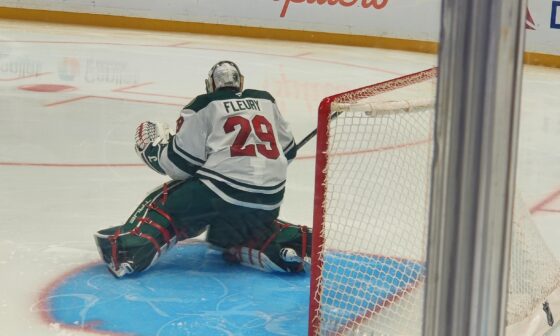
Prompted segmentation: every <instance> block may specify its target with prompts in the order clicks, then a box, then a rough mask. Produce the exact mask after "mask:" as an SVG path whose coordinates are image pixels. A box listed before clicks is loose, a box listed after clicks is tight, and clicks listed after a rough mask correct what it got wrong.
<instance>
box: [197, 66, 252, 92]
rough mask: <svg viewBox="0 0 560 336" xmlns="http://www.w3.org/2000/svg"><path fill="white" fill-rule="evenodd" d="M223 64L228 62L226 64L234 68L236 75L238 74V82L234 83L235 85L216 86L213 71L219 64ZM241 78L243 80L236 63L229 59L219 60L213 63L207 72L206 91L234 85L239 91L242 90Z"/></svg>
mask: <svg viewBox="0 0 560 336" xmlns="http://www.w3.org/2000/svg"><path fill="white" fill-rule="evenodd" d="M223 64H228V65H230V66H232V67H234V68H235V70H236V71H237V75H238V76H239V80H238V84H236V85H221V86H219V87H216V82H215V79H214V73H215V71H216V69H217V68H218V67H219V66H220V65H223ZM234 80H235V78H234ZM243 80H244V77H243V75H242V74H241V71H239V67H238V66H237V64H235V63H233V62H231V61H220V62H218V63H216V64H214V66H213V67H212V68H211V69H210V71H209V72H208V78H207V79H206V81H205V82H206V92H207V93H212V92H214V91H216V90H217V89H219V88H222V87H235V88H237V89H239V91H242V90H243Z"/></svg>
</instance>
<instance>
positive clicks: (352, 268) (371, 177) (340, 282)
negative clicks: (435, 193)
mask: <svg viewBox="0 0 560 336" xmlns="http://www.w3.org/2000/svg"><path fill="white" fill-rule="evenodd" d="M435 79H436V71H435V70H428V71H425V72H421V73H418V74H414V75H411V76H407V77H404V78H401V79H397V80H395V81H390V82H386V83H381V84H377V85H373V86H371V87H367V88H362V89H359V90H355V91H352V92H348V93H345V94H342V95H340V96H337V97H334V98H333V100H332V101H333V103H332V104H331V111H330V113H331V115H332V114H336V115H337V116H336V118H334V119H333V120H332V121H331V122H330V123H329V124H328V125H329V127H328V130H323V131H326V132H327V134H328V137H327V139H328V140H327V152H326V155H327V163H326V166H325V167H323V169H324V172H325V174H326V178H325V181H324V185H325V187H326V193H325V194H324V195H321V196H323V197H324V200H323V203H324V208H325V213H324V214H323V216H324V221H323V222H324V223H323V226H322V228H320V229H321V231H322V234H323V237H324V243H323V246H322V251H323V253H322V254H320V255H321V256H322V262H323V267H322V269H321V274H320V277H319V291H320V294H316V295H315V297H317V298H320V300H319V309H318V311H319V312H318V315H317V316H315V317H314V318H315V319H319V321H320V323H319V325H320V328H319V330H316V333H317V334H320V335H419V334H421V323H422V301H423V291H424V286H423V283H424V273H425V268H424V263H425V259H426V255H425V254H426V243H427V242H426V240H427V233H428V216H429V188H430V179H431V165H432V153H433V139H432V133H433V124H434V120H433V118H434V106H433V101H434V99H433V97H435ZM319 132H321V130H319ZM517 208H520V206H519V205H518V203H516V209H517ZM520 214H521V212H520V211H516V212H515V225H514V229H513V235H514V236H513V237H514V238H513V243H512V251H513V255H512V271H511V272H512V273H511V274H512V276H511V285H510V298H509V302H508V323H515V322H516V321H518V320H519V319H523V318H525V317H526V316H527V314H529V313H530V312H531V311H532V310H534V307H535V306H538V305H539V304H541V303H542V301H543V300H544V298H545V297H546V296H547V295H548V294H549V293H550V292H551V291H552V290H553V289H554V288H556V287H558V286H559V285H560V284H559V283H558V281H559V280H558V279H560V277H559V274H560V273H559V272H558V270H559V268H558V263H557V261H556V260H555V259H554V257H552V255H550V253H549V252H548V251H546V248H544V249H543V246H544V243H543V242H542V239H541V238H540V236H538V233H537V231H536V230H535V228H533V227H532V223H531V222H530V221H529V220H528V217H527V216H521V215H520ZM317 229H318V228H315V229H314V230H316V231H315V232H318V231H319V230H317ZM533 259H536V261H535V260H533ZM526 272H529V273H530V274H527V273H526ZM536 278H538V279H536Z"/></svg>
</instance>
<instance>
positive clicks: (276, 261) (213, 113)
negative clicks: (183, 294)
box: [95, 61, 311, 278]
mask: <svg viewBox="0 0 560 336" xmlns="http://www.w3.org/2000/svg"><path fill="white" fill-rule="evenodd" d="M135 138H136V152H137V153H138V155H139V156H140V158H142V160H143V161H144V162H145V164H146V165H147V166H148V167H150V168H151V169H153V170H154V171H156V172H158V173H160V174H164V175H167V176H169V177H170V178H171V181H170V182H168V183H164V184H163V185H162V186H161V187H159V188H157V189H156V190H154V191H153V192H151V193H150V194H149V195H148V196H147V197H146V198H145V199H144V200H143V201H142V202H141V203H140V205H139V206H138V207H137V208H136V210H134V212H133V213H132V215H131V216H130V217H129V218H128V220H127V221H126V222H125V223H124V224H123V225H120V226H116V227H111V228H108V229H104V230H100V231H99V232H97V233H96V234H95V242H96V244H97V247H98V249H99V252H100V254H101V257H102V258H103V261H104V262H105V263H107V266H108V268H109V270H110V271H111V273H112V274H113V275H115V276H116V277H118V278H120V277H123V276H125V275H127V274H131V273H137V272H141V271H145V270H147V269H148V268H149V267H150V266H152V265H154V263H156V261H157V260H158V259H159V258H160V257H161V256H162V254H164V253H165V252H166V251H167V250H168V249H169V248H171V247H172V246H173V245H174V244H176V243H177V242H178V241H181V240H184V239H187V238H191V237H195V236H198V235H200V234H201V233H203V232H204V231H205V230H207V234H206V240H207V242H208V243H209V244H211V246H213V247H215V248H217V249H219V250H221V251H223V255H224V258H225V259H226V260H227V261H229V262H235V263H241V264H243V265H247V266H251V267H254V268H257V269H260V270H263V271H280V272H302V271H304V270H306V269H307V268H308V267H307V266H309V260H310V254H311V230H310V229H308V228H307V227H304V226H297V225H292V224H288V223H285V222H283V221H280V220H278V219H277V217H278V213H279V209H280V204H281V202H282V199H283V195H284V187H285V183H286V171H287V167H288V164H289V163H290V162H291V161H292V160H293V159H294V158H295V156H296V152H297V148H296V144H295V141H294V138H293V136H292V133H291V131H290V128H289V125H288V123H287V122H286V121H285V120H284V118H283V117H282V115H281V114H280V112H279V110H278V107H277V105H276V102H275V100H274V98H273V97H272V96H271V95H270V94H269V93H268V92H266V91H260V90H250V89H246V90H244V89H243V76H242V75H241V72H240V71H239V68H238V66H237V65H236V64H235V63H233V62H230V61H221V62H218V63H217V64H215V65H214V66H213V67H212V68H211V70H210V72H209V74H208V78H207V79H206V94H202V95H200V96H198V97H196V98H195V99H193V100H192V101H191V102H190V103H189V104H188V105H187V106H186V107H184V108H183V110H182V111H181V114H180V117H179V119H178V120H177V127H176V130H175V131H174V130H171V129H170V128H169V127H167V126H166V125H165V124H161V123H157V122H143V123H142V124H140V125H139V126H138V128H137V129H136V136H135Z"/></svg>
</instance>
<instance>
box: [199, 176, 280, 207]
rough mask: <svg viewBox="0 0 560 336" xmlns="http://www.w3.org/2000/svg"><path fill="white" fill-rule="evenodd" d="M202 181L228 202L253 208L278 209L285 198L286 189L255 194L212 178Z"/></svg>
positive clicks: (202, 179)
mask: <svg viewBox="0 0 560 336" xmlns="http://www.w3.org/2000/svg"><path fill="white" fill-rule="evenodd" d="M200 180H201V181H202V182H203V183H204V184H206V185H207V186H208V187H209V188H210V189H211V190H212V191H214V192H215V193H216V194H217V195H218V196H219V197H220V198H222V199H223V200H225V201H226V202H229V203H233V204H239V205H241V204H243V205H244V206H248V207H251V208H259V209H265V208H266V209H269V210H272V209H276V208H278V207H279V206H280V204H281V203H282V199H283V197H284V188H282V189H280V191H278V192H276V193H274V194H264V193H253V192H245V191H241V190H239V189H236V188H233V187H232V186H230V185H228V184H227V183H224V182H221V181H217V180H214V179H211V178H206V177H201V179H200Z"/></svg>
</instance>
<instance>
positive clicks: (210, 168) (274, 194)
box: [159, 89, 296, 210]
mask: <svg viewBox="0 0 560 336" xmlns="http://www.w3.org/2000/svg"><path fill="white" fill-rule="evenodd" d="M179 120H180V122H179V123H178V131H177V134H176V135H175V136H174V137H173V140H172V141H171V142H170V143H169V145H168V146H167V147H166V148H165V149H164V150H163V152H162V155H161V157H160V161H159V162H160V165H161V167H162V168H163V169H164V170H165V172H166V173H167V175H169V176H170V177H171V178H173V179H186V178H188V177H190V176H196V177H197V178H199V179H200V180H201V181H202V182H203V183H204V184H205V185H206V186H208V188H210V189H211V190H212V191H213V192H215V193H216V194H217V195H218V196H220V198H222V199H223V200H224V201H226V202H229V203H232V204H236V205H240V206H245V207H251V208H257V209H263V210H273V209H276V208H278V207H279V206H280V203H281V202H282V198H283V195H284V184H285V181H286V173H287V166H288V163H289V162H290V161H291V160H293V159H294V158H295V156H296V146H295V141H294V137H293V135H292V133H291V131H290V128H289V126H288V123H287V122H286V121H285V120H284V118H283V117H282V115H281V114H280V112H279V110H278V107H277V106H276V103H275V101H274V98H273V97H272V96H271V95H270V94H269V93H268V92H266V91H258V90H244V91H243V92H235V91H232V90H228V89H226V90H219V91H216V92H213V93H209V94H204V95H200V96H198V97H196V98H195V99H194V100H193V101H192V102H191V103H189V105H187V106H186V107H185V108H184V109H183V110H182V111H181V118H180V119H179Z"/></svg>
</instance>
